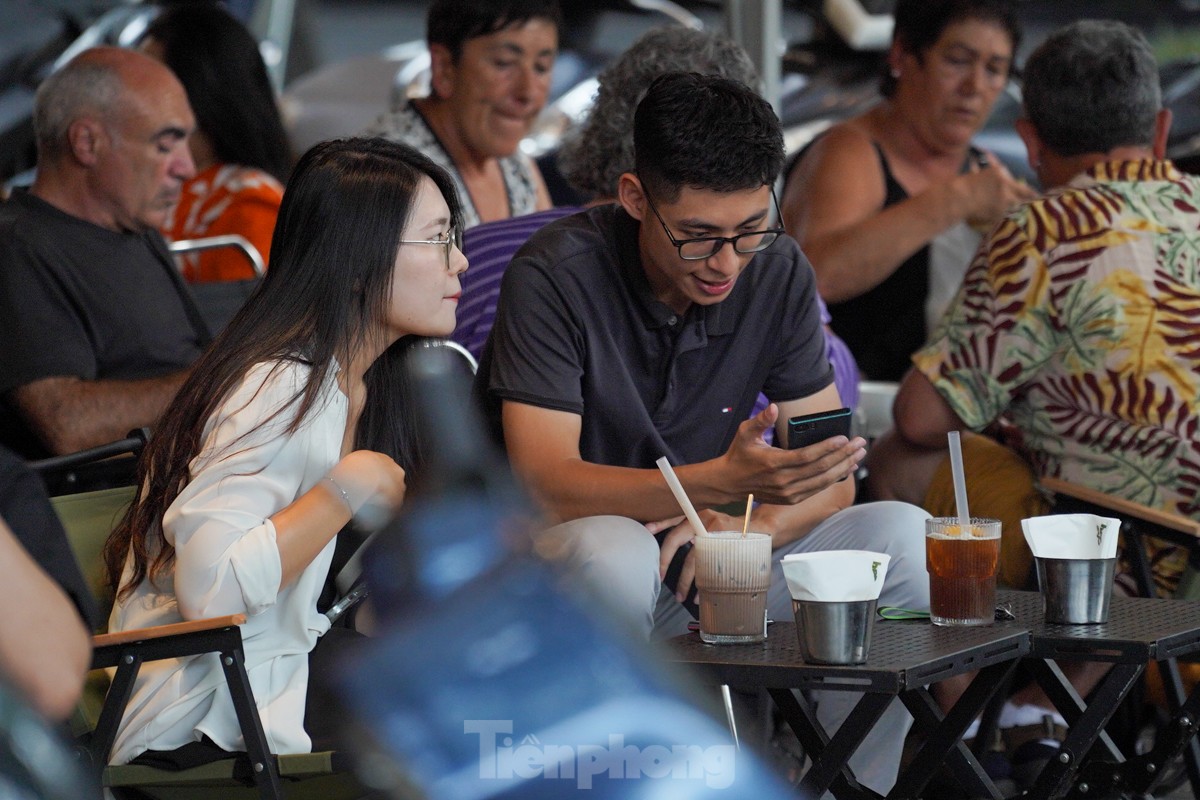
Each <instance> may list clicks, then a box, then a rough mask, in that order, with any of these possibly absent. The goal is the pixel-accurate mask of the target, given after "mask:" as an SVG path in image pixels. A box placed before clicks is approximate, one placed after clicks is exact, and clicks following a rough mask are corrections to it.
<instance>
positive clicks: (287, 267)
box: [104, 138, 461, 593]
mask: <svg viewBox="0 0 1200 800" xmlns="http://www.w3.org/2000/svg"><path fill="white" fill-rule="evenodd" d="M426 177H428V178H430V179H431V180H432V181H433V182H434V184H435V185H436V186H437V188H438V190H439V191H440V192H441V194H442V197H443V198H445V200H446V205H447V206H448V207H449V209H450V217H451V221H452V224H454V225H458V224H460V218H461V211H460V208H459V203H458V198H457V196H456V195H455V191H454V184H453V182H452V181H451V179H450V176H449V175H447V174H446V172H445V171H444V170H443V169H442V168H441V167H438V166H437V165H436V164H434V163H433V162H432V161H430V160H429V159H428V158H427V157H425V156H424V155H422V154H421V153H419V152H417V151H416V150H414V149H412V148H411V147H408V146H407V145H402V144H398V143H395V142H389V141H387V140H384V139H361V138H360V139H341V140H335V141H330V142H322V143H321V144H318V145H316V146H315V147H313V148H312V149H311V150H309V151H308V152H307V153H306V154H305V155H304V156H303V157H301V159H300V161H299V162H298V163H297V164H296V169H295V172H294V173H293V174H292V178H291V180H290V181H289V182H288V185H287V189H286V191H285V192H284V195H283V204H282V206H281V207H280V209H279V220H278V222H277V224H276V228H275V237H274V238H273V240H272V242H271V269H270V270H269V271H268V272H267V274H266V277H265V278H264V279H263V282H262V284H261V285H260V286H259V288H258V289H257V290H256V291H255V293H254V294H253V295H252V296H251V297H250V299H249V300H248V301H247V303H246V305H245V306H244V307H243V308H242V309H241V310H240V311H239V312H238V313H237V314H236V315H235V316H234V318H233V319H232V320H231V321H230V323H229V324H228V326H226V328H225V330H224V331H222V332H221V334H220V335H219V336H218V337H217V338H216V339H215V340H214V341H213V343H212V345H211V346H210V347H209V349H208V350H206V351H205V353H204V354H203V355H202V356H201V357H200V359H199V360H198V361H197V362H196V364H195V366H194V367H193V368H192V371H191V374H190V376H189V377H188V379H187V381H186V382H185V383H184V385H183V387H182V388H181V389H180V390H179V393H178V394H177V395H176V397H175V400H174V401H173V402H172V403H171V406H170V407H169V408H168V409H167V411H166V412H165V413H164V414H163V417H162V419H161V420H160V421H159V424H158V427H157V429H156V431H155V433H154V436H153V438H152V439H151V440H150V442H149V444H148V445H147V447H146V449H145V451H144V452H143V453H142V457H141V460H140V462H139V464H138V484H139V486H140V487H141V489H140V491H139V494H138V497H137V499H136V500H135V501H134V503H133V505H131V506H130V509H129V511H128V512H127V514H126V515H125V518H124V519H123V520H122V521H121V524H120V525H119V526H118V527H117V528H116V530H114V531H113V534H112V535H111V536H110V537H109V539H108V541H107V543H106V544H105V548H104V561H105V565H106V567H107V569H108V579H109V583H110V585H111V586H112V587H113V590H114V591H117V590H118V589H119V590H120V592H122V593H127V592H129V591H132V589H133V588H134V587H135V586H137V585H138V584H139V583H141V581H142V580H143V579H145V578H146V577H149V578H150V579H151V580H154V579H155V578H157V577H158V576H159V575H161V574H162V573H163V572H164V571H166V570H167V569H168V568H169V567H170V566H171V564H172V563H173V561H174V555H175V551H174V548H173V547H171V545H170V544H169V543H168V542H167V541H166V540H165V539H164V538H163V535H162V528H161V521H162V518H163V514H164V513H165V512H166V510H167V508H168V507H169V506H170V505H171V503H172V502H174V500H175V498H176V497H178V496H179V493H180V492H181V491H182V490H183V488H184V487H185V486H186V485H187V483H188V481H189V480H190V477H191V476H190V473H189V465H190V463H191V461H192V459H194V458H195V457H196V456H197V455H198V454H199V452H200V449H201V446H202V444H203V441H204V430H205V426H206V425H207V423H208V420H209V418H210V417H212V415H213V414H214V413H215V412H216V411H217V410H218V408H219V407H220V405H221V404H222V403H223V402H224V401H225V399H226V397H227V396H228V395H229V394H230V393H231V392H232V391H233V390H234V389H235V388H236V387H237V386H238V384H239V383H240V382H241V380H242V379H243V377H244V376H245V374H246V373H247V371H248V370H250V369H251V368H252V367H253V366H254V365H256V364H261V363H264V362H267V363H269V362H286V361H301V362H303V363H305V364H308V365H310V366H311V371H310V373H309V378H308V380H307V382H306V383H305V385H304V386H302V387H301V388H300V389H299V390H298V391H297V392H296V395H295V396H294V397H293V398H292V400H291V401H290V402H288V403H285V404H284V405H283V406H282V407H281V408H280V409H279V410H278V411H276V412H275V414H274V415H272V417H271V418H268V419H267V420H264V423H266V422H270V421H271V419H273V418H274V417H277V416H279V415H281V414H283V413H285V412H286V413H288V414H291V413H292V412H293V409H294V416H293V417H292V419H291V421H290V422H289V424H288V425H287V427H286V428H284V429H283V430H282V431H281V432H280V435H282V436H287V435H290V434H292V433H294V432H295V431H296V430H297V429H299V427H300V426H301V425H302V424H303V423H304V422H305V419H306V417H307V415H308V414H309V412H310V411H312V410H313V408H314V405H315V404H316V402H317V401H318V400H319V399H320V393H321V389H322V384H323V383H324V381H325V379H326V376H327V375H328V374H329V372H330V370H332V369H333V368H334V365H335V363H341V364H348V363H350V361H351V359H352V357H353V354H354V353H356V352H359V351H360V350H361V348H363V347H364V346H366V345H367V343H368V338H369V337H370V336H372V334H373V333H374V332H376V331H377V330H378V329H379V328H380V327H381V326H382V325H383V321H384V320H385V319H386V315H387V310H388V307H389V303H390V300H391V293H392V276H393V273H394V267H395V262H396V253H397V251H398V249H399V248H400V247H401V246H402V245H401V244H400V243H399V240H400V239H401V237H402V235H403V231H404V229H405V227H406V225H407V222H408V218H409V215H410V213H411V210H412V204H413V201H414V198H415V197H416V195H417V192H418V190H419V188H420V185H421V181H422V179H423V178H426ZM414 338H416V337H403V338H402V339H401V340H400V341H399V342H397V343H396V344H394V345H393V346H392V348H390V349H389V350H388V351H387V352H386V353H385V354H384V355H382V356H381V357H380V358H379V359H377V360H376V362H375V363H374V364H373V365H372V366H371V368H370V369H368V370H367V373H366V375H365V377H364V381H365V384H366V394H367V396H366V405H365V408H364V410H363V412H362V416H361V418H360V421H359V426H358V429H357V431H356V440H355V446H356V447H358V448H367V449H372V450H377V451H379V452H382V453H386V454H387V455H390V456H391V457H392V458H394V459H395V460H396V461H397V463H398V464H400V466H402V467H404V468H405V470H406V471H411V470H419V467H420V461H421V458H422V455H421V452H420V448H419V440H418V439H417V438H416V431H415V425H414V424H413V420H412V413H411V409H412V404H411V403H410V402H407V398H406V397H405V392H406V386H407V383H406V381H405V377H404V369H403V363H402V361H403V356H404V353H403V351H404V349H405V347H406V346H407V345H408V344H409V342H407V341H406V340H408V339H414ZM236 445H237V442H234V444H233V446H236ZM130 555H131V556H132V564H133V572H132V574H131V576H130V578H129V581H128V582H127V583H126V584H125V585H124V586H120V585H119V584H120V578H121V573H122V570H123V567H124V563H125V560H126V557H127V556H130Z"/></svg>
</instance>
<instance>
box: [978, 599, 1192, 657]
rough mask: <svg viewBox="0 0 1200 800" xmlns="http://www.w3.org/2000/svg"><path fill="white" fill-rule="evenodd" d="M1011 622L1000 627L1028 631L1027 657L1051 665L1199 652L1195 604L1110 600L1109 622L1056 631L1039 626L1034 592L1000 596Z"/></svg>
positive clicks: (1056, 627) (1042, 623)
mask: <svg viewBox="0 0 1200 800" xmlns="http://www.w3.org/2000/svg"><path fill="white" fill-rule="evenodd" d="M997 600H999V601H1000V602H1007V603H1009V604H1010V605H1011V608H1012V611H1013V613H1014V614H1015V615H1016V617H1017V618H1016V620H1015V621H1013V622H1007V623H1002V624H1003V625H1004V626H1014V627H1017V628H1027V629H1028V630H1029V631H1030V632H1031V634H1032V636H1033V647H1032V651H1031V655H1033V656H1036V657H1038V658H1052V659H1055V660H1060V659H1061V660H1068V661H1072V660H1083V661H1111V662H1134V663H1136V662H1138V661H1150V660H1162V659H1165V658H1174V657H1177V656H1182V655H1187V654H1188V653H1192V652H1195V651H1196V650H1200V602H1196V601H1188V600H1159V599H1148V598H1144V597H1119V596H1114V597H1113V598H1112V603H1111V606H1110V608H1109V613H1108V622H1106V623H1102V624H1091V625H1055V624H1050V623H1047V622H1045V621H1043V617H1042V614H1043V611H1042V596H1041V595H1040V594H1039V593H1037V592H1014V591H1000V592H999V593H998V594H997Z"/></svg>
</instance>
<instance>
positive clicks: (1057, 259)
mask: <svg viewBox="0 0 1200 800" xmlns="http://www.w3.org/2000/svg"><path fill="white" fill-rule="evenodd" d="M913 362H914V363H915V364H916V367H917V369H918V370H920V371H921V372H922V373H923V374H924V375H925V376H926V377H927V378H929V380H930V381H932V382H933V384H934V386H935V387H936V388H937V389H938V391H939V393H940V394H941V395H942V396H943V397H944V398H945V399H946V400H947V401H948V402H949V404H950V406H951V407H952V408H953V409H954V411H955V412H956V413H957V414H958V415H959V417H960V418H961V419H962V420H963V421H964V422H965V423H966V424H967V425H968V426H970V427H971V428H973V429H975V430H980V429H982V428H984V427H985V426H986V425H988V424H989V423H990V422H992V421H993V420H995V419H996V418H997V417H998V416H1000V415H1001V414H1006V415H1007V416H1008V417H1009V418H1010V419H1011V420H1012V421H1013V422H1014V423H1015V424H1016V426H1017V428H1018V429H1019V430H1021V431H1022V432H1023V434H1024V448H1025V450H1026V451H1027V455H1028V456H1029V458H1030V459H1031V461H1032V462H1033V467H1034V470H1035V472H1037V473H1038V474H1039V475H1053V476H1058V477H1062V478H1065V479H1067V480H1070V481H1074V482H1077V483H1080V484H1082V485H1085V486H1089V487H1091V488H1094V489H1098V490H1101V491H1104V492H1106V493H1108V494H1110V495H1113V496H1116V497H1121V498H1125V499H1128V500H1133V501H1136V502H1138V503H1142V504H1145V505H1147V506H1151V507H1153V508H1158V509H1162V510H1164V511H1168V512H1171V513H1174V514H1180V515H1183V516H1187V517H1192V518H1200V499H1198V495H1197V493H1198V490H1200V435H1198V431H1197V427H1198V424H1200V179H1197V178H1195V177H1193V176H1185V175H1182V174H1181V173H1180V172H1179V171H1178V170H1177V169H1176V168H1175V167H1174V166H1173V165H1172V164H1171V163H1170V162H1168V161H1154V160H1144V161H1117V162H1107V163H1101V164H1098V165H1096V166H1094V167H1092V168H1091V169H1090V170H1088V171H1087V172H1085V173H1084V174H1082V175H1080V176H1078V177H1077V178H1076V179H1075V180H1073V181H1072V182H1071V183H1070V184H1068V185H1067V186H1066V187H1064V188H1062V189H1060V190H1058V191H1055V192H1052V193H1051V194H1049V195H1047V196H1046V197H1044V198H1042V199H1039V200H1037V201H1035V202H1033V203H1029V204H1026V205H1024V206H1022V207H1021V208H1020V209H1019V210H1017V211H1016V212H1014V213H1013V214H1011V215H1009V216H1008V217H1007V218H1006V219H1005V220H1004V221H1002V222H1001V223H1000V224H999V225H998V226H997V228H996V229H995V230H994V231H993V232H992V234H991V236H990V238H989V239H988V240H987V241H985V242H984V244H983V246H982V247H981V248H980V250H979V252H978V254H977V255H976V257H975V259H974V261H973V263H972V265H971V267H970V268H969V269H968V271H967V274H966V277H965V279H964V283H963V287H962V289H961V290H960V292H959V295H958V297H957V298H956V299H955V302H954V303H953V304H952V305H951V307H950V309H949V310H948V311H947V313H946V315H945V316H944V317H943V319H942V321H941V323H940V325H939V326H938V328H937V329H936V330H935V332H934V334H933V336H932V338H931V340H930V343H929V344H927V345H926V346H925V347H924V348H923V349H922V350H920V351H919V352H918V353H916V354H915V355H914V356H913ZM1148 543H1149V544H1150V546H1151V548H1152V553H1151V558H1152V565H1153V567H1154V572H1155V575H1156V579H1157V580H1159V581H1160V583H1161V584H1162V585H1163V586H1164V587H1165V588H1168V589H1173V586H1174V584H1175V582H1176V581H1177V578H1178V574H1179V572H1180V571H1181V569H1182V567H1183V563H1184V562H1183V559H1182V554H1180V553H1175V552H1173V550H1174V549H1173V548H1169V547H1165V546H1164V545H1162V544H1161V543H1157V542H1154V541H1153V540H1150V541H1149V542H1148Z"/></svg>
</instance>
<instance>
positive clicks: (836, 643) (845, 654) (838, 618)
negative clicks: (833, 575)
mask: <svg viewBox="0 0 1200 800" xmlns="http://www.w3.org/2000/svg"><path fill="white" fill-rule="evenodd" d="M878 602H879V601H878V600H855V601H848V602H840V603H822V602H818V601H816V600H792V614H793V615H794V616H795V618H796V636H797V638H798V639H799V640H800V654H801V655H802V656H803V657H804V660H805V661H806V662H810V663H813V664H862V663H864V662H865V661H866V660H867V653H868V651H870V649H871V628H872V626H873V625H874V624H875V606H876V605H877V604H878Z"/></svg>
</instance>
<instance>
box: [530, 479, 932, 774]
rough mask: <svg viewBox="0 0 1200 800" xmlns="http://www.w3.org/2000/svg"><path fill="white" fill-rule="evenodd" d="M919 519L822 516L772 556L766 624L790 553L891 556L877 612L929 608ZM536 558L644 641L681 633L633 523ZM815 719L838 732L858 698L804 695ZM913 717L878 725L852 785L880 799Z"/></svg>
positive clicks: (780, 598) (884, 511) (785, 611)
mask: <svg viewBox="0 0 1200 800" xmlns="http://www.w3.org/2000/svg"><path fill="white" fill-rule="evenodd" d="M928 517H929V514H927V513H926V512H925V511H923V510H922V509H920V508H917V507H916V506H913V505H909V504H908V503H898V502H893V501H887V502H879V503H865V504H863V505H856V506H851V507H850V508H847V509H844V510H842V511H840V512H838V513H837V514H834V515H833V516H831V517H829V518H828V519H827V520H825V521H824V522H822V523H821V524H820V525H818V526H817V527H816V528H814V529H813V530H812V531H810V532H809V534H808V535H807V536H804V537H803V538H801V539H798V540H797V541H795V542H792V543H791V544H788V545H786V546H784V547H780V548H778V549H777V550H775V552H774V555H773V561H774V568H773V570H772V575H771V586H770V589H769V590H768V592H767V610H768V613H769V615H770V617H771V618H772V619H776V620H781V621H784V620H791V618H792V598H791V595H790V593H789V592H788V588H787V582H786V581H785V580H784V579H783V569H782V568H781V567H780V566H779V562H780V561H781V560H782V559H783V557H784V556H786V555H789V554H791V553H810V552H815V551H819V550H874V551H875V552H880V553H887V554H888V555H890V556H891V557H892V559H891V563H890V564H889V565H888V573H887V580H886V581H885V582H884V585H883V591H882V593H881V594H880V596H879V604H880V605H881V606H884V605H887V606H900V607H902V608H920V609H926V608H929V579H928V576H927V575H926V573H925V520H926V519H927V518H928ZM535 545H536V549H537V551H538V552H539V553H540V554H541V555H542V556H543V557H545V558H547V559H549V560H551V561H554V562H556V563H558V564H559V566H560V567H561V568H562V569H564V570H565V576H566V580H567V581H568V582H572V583H579V582H582V583H583V584H584V585H585V586H587V587H589V588H590V590H591V592H592V593H593V594H594V595H595V596H596V598H597V600H598V601H599V602H600V603H601V604H603V605H607V606H608V607H609V609H610V610H611V612H612V613H614V614H616V615H617V616H619V617H622V618H623V619H624V620H625V622H626V623H627V624H629V625H631V626H633V628H634V629H635V630H636V631H637V632H639V633H640V634H642V635H644V636H646V637H647V638H651V637H653V638H656V639H657V638H666V637H670V636H676V635H679V634H681V633H685V632H686V631H687V623H688V622H689V621H690V620H691V615H689V614H688V612H687V610H686V609H685V608H684V607H683V606H682V605H680V604H679V603H678V602H676V601H675V598H674V596H673V595H672V594H671V593H670V592H668V591H666V590H665V589H664V588H663V586H662V585H661V581H660V580H659V577H658V555H659V554H658V543H657V542H656V541H655V540H654V537H653V536H651V535H650V533H649V532H648V531H647V530H646V528H645V526H643V525H642V524H641V523H639V522H637V521H636V520H632V519H628V518H626V517H617V516H600V517H585V518H583V519H577V520H573V521H571V522H567V523H563V524H561V525H556V526H554V527H552V528H549V529H547V530H545V531H542V532H541V533H539V534H537V535H536V537H535ZM810 695H811V698H812V699H813V701H814V702H815V703H816V706H817V718H818V719H819V720H820V722H821V724H822V725H823V726H824V727H825V729H826V730H827V731H829V733H830V735H832V734H833V733H834V731H836V730H837V728H838V726H839V725H841V722H842V720H844V719H845V718H846V717H847V716H848V715H849V713H850V710H851V709H852V708H853V707H854V704H855V703H857V702H858V700H859V697H860V695H859V694H858V693H856V692H833V691H829V692H817V691H814V692H811V693H810ZM910 725H912V718H911V717H910V716H909V714H908V712H907V711H906V710H905V708H904V706H903V705H902V704H901V703H900V702H899V701H898V700H897V701H893V702H892V704H891V705H889V706H888V709H887V711H885V712H884V714H883V716H882V717H881V718H880V719H879V722H878V723H876V725H875V727H874V728H873V729H872V730H871V733H870V734H869V735H868V736H867V738H866V739H865V740H864V741H863V743H862V745H861V746H860V747H859V748H858V751H857V752H856V753H855V754H854V756H853V757H852V758H851V759H850V767H851V769H853V770H854V774H855V776H856V777H857V778H858V780H859V781H861V782H862V783H864V784H866V785H867V786H869V787H870V788H871V789H873V790H875V791H876V792H879V793H881V794H886V793H887V792H888V790H890V789H891V788H892V785H893V784H894V783H895V782H896V772H897V769H898V768H899V765H900V753H901V750H902V748H903V746H904V737H905V736H906V735H907V733H908V729H909V726H910Z"/></svg>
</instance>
